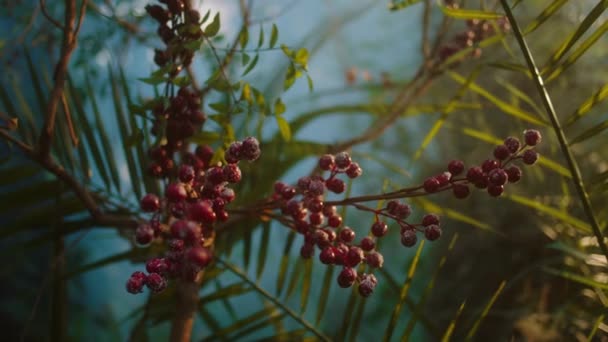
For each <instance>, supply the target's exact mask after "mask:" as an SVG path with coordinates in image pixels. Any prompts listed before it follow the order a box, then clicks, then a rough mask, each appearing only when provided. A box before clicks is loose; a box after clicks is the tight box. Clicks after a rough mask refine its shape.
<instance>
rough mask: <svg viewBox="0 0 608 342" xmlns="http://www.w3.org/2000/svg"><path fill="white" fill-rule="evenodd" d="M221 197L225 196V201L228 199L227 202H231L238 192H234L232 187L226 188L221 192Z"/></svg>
mask: <svg viewBox="0 0 608 342" xmlns="http://www.w3.org/2000/svg"><path fill="white" fill-rule="evenodd" d="M220 197H221V198H223V199H224V201H226V203H230V202H232V201H234V198H235V197H236V194H235V193H234V190H232V189H230V188H224V189H222V191H221V192H220Z"/></svg>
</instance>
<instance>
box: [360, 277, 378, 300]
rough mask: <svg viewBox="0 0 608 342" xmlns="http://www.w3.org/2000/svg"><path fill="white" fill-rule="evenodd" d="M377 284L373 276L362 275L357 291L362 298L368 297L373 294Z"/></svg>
mask: <svg viewBox="0 0 608 342" xmlns="http://www.w3.org/2000/svg"><path fill="white" fill-rule="evenodd" d="M377 284H378V280H377V279H376V277H375V276H374V275H373V274H369V275H363V277H362V279H361V282H360V283H359V288H358V289H357V290H358V291H359V294H360V295H361V296H362V297H369V296H370V295H371V294H372V292H374V289H375V288H376V285H377Z"/></svg>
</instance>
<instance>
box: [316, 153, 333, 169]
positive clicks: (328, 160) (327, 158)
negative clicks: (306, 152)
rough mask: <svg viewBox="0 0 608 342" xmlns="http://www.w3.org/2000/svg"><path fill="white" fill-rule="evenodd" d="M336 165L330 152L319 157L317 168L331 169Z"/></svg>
mask: <svg viewBox="0 0 608 342" xmlns="http://www.w3.org/2000/svg"><path fill="white" fill-rule="evenodd" d="M335 165H336V162H335V160H334V156H333V155H331V154H326V155H323V156H321V158H319V168H320V169H321V170H324V171H329V170H331V169H332V168H333V167H334V166H335Z"/></svg>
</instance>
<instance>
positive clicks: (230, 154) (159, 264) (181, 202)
mask: <svg viewBox="0 0 608 342" xmlns="http://www.w3.org/2000/svg"><path fill="white" fill-rule="evenodd" d="M260 153H261V152H260V146H259V143H258V141H257V139H255V138H253V137H249V138H246V139H244V140H243V141H237V142H234V143H232V144H231V145H230V147H229V148H228V150H227V152H226V164H225V165H223V166H222V164H221V163H218V164H216V165H210V161H211V157H212V155H213V150H212V149H211V148H210V147H209V146H199V147H197V149H196V152H195V153H186V154H184V155H183V158H182V162H181V165H180V167H179V170H178V172H177V179H176V180H175V181H173V182H171V183H169V184H168V185H167V186H166V188H165V192H164V198H163V199H160V198H159V197H158V196H156V195H154V194H147V195H145V196H144V197H143V198H142V200H141V209H142V210H143V211H144V212H147V213H151V214H152V218H151V219H150V221H149V222H147V223H143V224H141V225H139V227H138V228H137V230H136V231H135V241H136V242H137V243H138V244H140V245H142V246H145V245H148V244H150V243H151V242H152V241H154V240H155V239H156V240H157V241H158V242H162V241H164V242H165V243H166V245H167V252H166V254H165V256H164V257H160V258H154V259H151V260H149V261H148V262H147V263H146V271H148V275H145V274H144V273H143V272H135V273H133V275H132V276H131V277H130V278H129V280H128V281H127V291H129V292H130V293H139V292H141V291H142V289H143V286H144V285H146V286H148V288H150V290H152V291H153V292H160V291H162V290H163V289H165V288H166V286H167V280H168V279H169V278H181V279H184V280H187V281H194V280H195V279H196V277H197V275H198V274H199V272H200V271H201V270H202V269H203V268H205V267H206V266H207V265H209V263H210V262H211V260H212V256H213V253H212V251H211V248H210V247H211V245H212V237H213V235H214V224H215V223H216V222H218V221H220V222H224V221H226V220H227V219H228V212H227V211H226V210H225V206H226V205H227V204H228V203H230V202H232V201H233V200H234V199H235V192H234V190H233V189H232V188H230V185H231V184H235V183H238V182H240V181H241V170H240V168H239V166H238V162H239V161H241V160H247V161H250V162H251V161H254V160H256V159H257V158H259V157H260ZM162 222H168V223H169V224H165V223H162Z"/></svg>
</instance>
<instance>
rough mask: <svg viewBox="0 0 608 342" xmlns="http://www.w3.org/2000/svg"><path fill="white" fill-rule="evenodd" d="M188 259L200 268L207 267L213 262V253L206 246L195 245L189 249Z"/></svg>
mask: <svg viewBox="0 0 608 342" xmlns="http://www.w3.org/2000/svg"><path fill="white" fill-rule="evenodd" d="M187 258H188V261H190V262H191V263H192V264H194V265H196V266H197V267H200V268H205V267H207V265H209V264H210V263H211V260H212V259H213V253H212V252H211V250H210V249H209V248H206V247H193V248H191V249H190V250H189V251H188V254H187Z"/></svg>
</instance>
